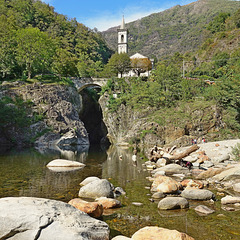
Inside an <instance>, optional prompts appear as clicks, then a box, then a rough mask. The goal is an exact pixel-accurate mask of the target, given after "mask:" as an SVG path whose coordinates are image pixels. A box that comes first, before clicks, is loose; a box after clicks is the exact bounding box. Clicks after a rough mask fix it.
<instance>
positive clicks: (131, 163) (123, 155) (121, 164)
mask: <svg viewBox="0 0 240 240" xmlns="http://www.w3.org/2000/svg"><path fill="white" fill-rule="evenodd" d="M107 155H108V156H107V160H106V161H105V162H104V163H103V170H102V171H103V173H102V178H114V179H115V180H117V182H118V183H119V184H120V185H121V186H125V185H126V184H127V183H128V182H129V181H132V180H137V179H142V178H143V177H144V176H145V175H147V173H143V168H142V163H143V162H144V161H143V159H142V158H141V157H140V156H138V155H137V157H136V159H135V158H133V153H132V151H130V150H129V149H128V148H124V147H116V146H111V147H110V148H109V149H108V151H107Z"/></svg>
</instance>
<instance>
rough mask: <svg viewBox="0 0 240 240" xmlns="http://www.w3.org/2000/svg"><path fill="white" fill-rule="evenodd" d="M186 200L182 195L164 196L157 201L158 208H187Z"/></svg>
mask: <svg viewBox="0 0 240 240" xmlns="http://www.w3.org/2000/svg"><path fill="white" fill-rule="evenodd" d="M188 207H189V203H188V200H187V199H185V198H182V197H166V198H164V199H162V200H161V201H160V202H159V203H158V208H159V209H162V210H171V209H179V208H180V209H184V208H188Z"/></svg>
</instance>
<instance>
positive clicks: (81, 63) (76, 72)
mask: <svg viewBox="0 0 240 240" xmlns="http://www.w3.org/2000/svg"><path fill="white" fill-rule="evenodd" d="M111 53H112V52H111V50H110V49H109V48H108V47H107V45H106V43H105V41H104V40H103V38H102V36H101V34H100V33H99V32H97V31H96V30H90V29H88V28H87V27H85V26H84V25H83V24H80V23H78V22H77V21H76V19H69V18H67V17H66V16H64V15H61V14H58V13H56V12H55V11H54V8H53V7H51V6H49V5H48V4H45V3H43V2H41V1H34V0H8V1H4V0H0V80H1V79H4V80H6V79H14V78H21V77H23V79H26V78H31V77H32V76H33V75H35V74H42V73H44V74H46V73H56V74H59V75H61V76H65V77H66V76H86V75H88V76H99V75H100V72H101V71H102V68H103V66H102V65H103V64H105V63H107V61H108V59H109V57H110V55H111ZM83 56H84V57H83ZM86 66H87V68H86V70H85V72H84V68H85V67H86ZM26 76H27V77H26Z"/></svg>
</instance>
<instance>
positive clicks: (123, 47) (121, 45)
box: [118, 16, 154, 77]
mask: <svg viewBox="0 0 240 240" xmlns="http://www.w3.org/2000/svg"><path fill="white" fill-rule="evenodd" d="M118 53H119V54H120V53H128V29H127V28H126V26H125V20H124V16H123V19H122V24H121V25H120V28H119V29H118ZM130 60H131V62H132V64H134V63H136V62H143V63H144V62H149V64H150V66H149V67H148V70H146V71H141V72H138V73H137V71H134V70H130V71H129V72H128V73H124V74H123V77H139V76H140V77H149V75H150V72H151V69H152V68H153V63H154V59H149V58H148V57H145V56H143V55H142V54H140V53H135V54H134V55H132V56H131V57H130ZM119 77H120V75H119Z"/></svg>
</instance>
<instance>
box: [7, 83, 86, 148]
mask: <svg viewBox="0 0 240 240" xmlns="http://www.w3.org/2000/svg"><path fill="white" fill-rule="evenodd" d="M5 88H6V87H5ZM6 89H7V90H6V92H5V95H6V96H15V95H18V96H21V97H22V98H23V99H24V100H30V101H32V102H33V106H32V107H31V108H32V109H31V111H32V112H31V114H34V112H35V113H37V114H40V115H42V116H43V120H42V121H39V122H37V123H34V124H33V125H31V126H30V129H29V131H27V132H28V135H26V133H25V134H21V135H23V137H24V138H25V139H28V138H30V137H31V138H37V136H39V135H40V136H41V135H42V136H41V137H40V138H38V139H37V141H36V144H37V145H51V144H52V145H89V139H88V133H87V131H86V129H85V127H84V124H83V122H82V121H81V120H80V119H79V112H80V111H81V109H82V100H81V97H80V95H79V94H78V92H77V90H76V89H75V88H73V87H70V86H63V85H57V84H41V83H34V84H25V83H21V82H15V83H14V84H12V85H11V84H8V86H7V88H6ZM11 132H12V134H15V135H16V137H15V138H16V141H17V142H18V144H19V143H20V142H21V141H22V139H21V137H18V131H16V130H15V131H11ZM44 132H45V134H44Z"/></svg>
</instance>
